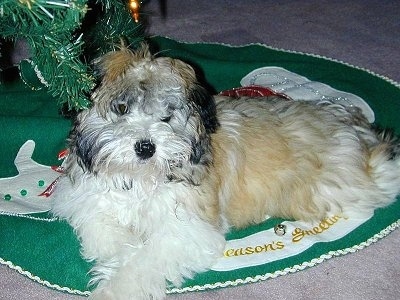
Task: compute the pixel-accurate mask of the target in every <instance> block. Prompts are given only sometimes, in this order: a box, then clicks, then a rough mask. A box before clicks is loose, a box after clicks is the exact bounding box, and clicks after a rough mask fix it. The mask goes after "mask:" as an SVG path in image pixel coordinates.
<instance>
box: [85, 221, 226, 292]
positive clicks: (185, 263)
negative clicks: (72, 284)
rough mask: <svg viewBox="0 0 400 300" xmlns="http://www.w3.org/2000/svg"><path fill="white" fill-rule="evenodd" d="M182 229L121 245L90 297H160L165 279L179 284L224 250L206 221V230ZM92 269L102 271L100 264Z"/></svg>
mask: <svg viewBox="0 0 400 300" xmlns="http://www.w3.org/2000/svg"><path fill="white" fill-rule="evenodd" d="M186 225H188V224H186ZM184 229H187V231H181V232H174V231H173V230H174V228H173V227H172V231H169V232H166V231H163V232H158V233H155V234H152V235H151V236H150V237H149V238H148V239H147V240H145V241H144V243H143V244H142V245H141V246H133V245H124V246H123V249H121V251H120V252H119V254H118V258H117V259H118V266H116V268H115V269H114V270H113V274H112V275H111V277H110V278H109V279H107V278H106V276H104V278H105V279H103V280H102V281H100V282H99V284H98V286H97V288H96V289H95V290H94V291H93V293H92V295H91V297H90V299H92V300H93V299H96V300H99V299H102V300H103V299H108V300H110V299H113V300H122V299H123V300H129V299H163V298H164V297H165V292H166V285H167V282H171V283H172V284H174V285H175V286H179V285H180V284H181V283H182V282H183V280H184V278H190V277H192V276H193V275H194V273H197V272H202V271H205V270H207V269H208V268H209V267H211V265H212V264H213V263H214V262H215V260H216V258H217V257H219V256H220V255H221V253H222V251H223V247H224V244H225V240H224V237H223V235H222V234H220V233H218V232H217V231H215V230H214V229H212V230H210V229H211V228H210V227H209V226H208V225H207V228H206V230H207V231H205V228H200V230H196V229H198V228H196V229H194V230H193V228H190V227H186V226H185V227H184ZM95 271H96V272H99V271H100V272H101V266H100V265H98V266H96V267H95Z"/></svg>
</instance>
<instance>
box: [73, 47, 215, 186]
mask: <svg viewBox="0 0 400 300" xmlns="http://www.w3.org/2000/svg"><path fill="white" fill-rule="evenodd" d="M96 63H97V67H98V68H99V72H100V75H101V77H102V81H101V83H100V85H99V87H98V88H97V89H96V90H95V92H94V93H93V96H92V101H93V107H92V108H90V109H88V110H85V111H83V112H81V113H80V115H78V117H77V120H76V123H75V126H74V128H73V130H72V133H71V136H70V148H71V155H72V156H71V157H72V162H71V164H74V162H73V161H75V162H76V163H77V164H78V165H79V166H80V167H81V168H83V169H84V171H85V172H91V173H94V174H96V176H103V177H105V178H108V179H111V181H112V182H113V183H114V185H115V187H117V188H125V189H129V188H131V187H132V185H133V183H134V182H137V181H138V180H140V181H152V182H153V183H159V182H161V181H171V180H185V181H188V182H190V183H198V181H199V180H200V177H201V176H202V175H201V173H202V171H201V170H203V171H204V166H206V165H207V164H209V163H210V160H211V152H210V151H211V149H210V136H209V135H210V133H212V132H214V131H215V130H216V129H217V127H218V121H217V118H216V110H215V103H214V99H213V97H212V96H210V95H209V94H208V93H207V91H206V90H205V89H204V88H202V87H201V86H200V85H199V84H198V82H197V80H196V76H195V72H194V70H193V68H192V67H190V66H189V65H187V64H185V63H184V62H182V61H180V60H177V59H172V58H166V57H160V58H155V57H153V56H152V55H151V54H150V52H149V50H148V47H147V46H146V45H143V46H142V47H141V49H139V50H138V51H135V52H132V51H131V50H129V49H127V48H122V49H120V50H118V51H114V52H110V53H108V54H106V55H105V56H103V57H101V58H100V59H98V60H97V62H96ZM70 161H71V160H70Z"/></svg>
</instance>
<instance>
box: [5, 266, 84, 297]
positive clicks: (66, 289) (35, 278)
mask: <svg viewBox="0 0 400 300" xmlns="http://www.w3.org/2000/svg"><path fill="white" fill-rule="evenodd" d="M0 264H2V265H5V266H7V267H9V268H10V269H13V270H16V271H17V272H18V273H20V274H21V275H23V276H25V277H28V278H29V279H31V280H33V281H35V282H38V283H40V284H42V285H44V286H46V287H48V288H52V289H54V290H57V291H61V292H67V293H69V294H74V295H82V296H89V295H90V292H89V291H84V292H82V291H80V290H75V289H70V288H69V287H62V286H59V285H58V284H53V283H50V282H49V281H47V280H43V279H41V278H40V277H38V276H35V275H33V274H32V273H31V272H29V271H25V270H24V269H22V268H21V267H20V266H16V265H14V264H13V263H12V262H11V261H7V260H4V259H2V258H0Z"/></svg>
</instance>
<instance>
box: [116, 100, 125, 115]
mask: <svg viewBox="0 0 400 300" xmlns="http://www.w3.org/2000/svg"><path fill="white" fill-rule="evenodd" d="M116 109H117V112H118V113H119V114H120V115H124V114H126V113H127V112H128V105H126V104H125V103H118V104H117V107H116Z"/></svg>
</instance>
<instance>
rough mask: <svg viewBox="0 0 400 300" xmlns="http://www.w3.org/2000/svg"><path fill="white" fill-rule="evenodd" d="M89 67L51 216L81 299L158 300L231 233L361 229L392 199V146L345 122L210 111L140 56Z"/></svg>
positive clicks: (256, 109)
mask: <svg viewBox="0 0 400 300" xmlns="http://www.w3.org/2000/svg"><path fill="white" fill-rule="evenodd" d="M97 65H98V67H99V70H100V74H101V75H102V78H103V80H102V82H101V84H100V86H99V87H98V88H97V89H96V91H95V92H94V94H93V97H92V99H93V107H92V108H90V109H87V110H85V111H82V112H81V113H80V114H79V115H78V117H77V120H76V122H75V126H74V128H73V129H72V131H71V135H70V140H69V151H70V154H69V156H68V158H67V159H66V161H65V165H66V176H64V177H63V178H62V179H61V181H60V183H59V184H58V186H57V188H56V191H55V199H54V205H53V208H52V211H53V213H54V214H55V215H57V216H59V217H61V218H64V219H66V220H67V221H68V222H69V223H70V224H71V226H72V227H73V228H74V229H75V231H76V233H77V235H78V236H79V239H80V241H81V244H82V254H83V256H84V257H85V258H86V259H87V260H90V261H95V266H94V268H93V270H92V274H93V275H94V276H93V281H92V283H95V284H97V287H96V288H95V289H94V291H93V293H92V294H91V296H90V298H91V299H123V300H126V299H160V298H163V297H164V296H165V289H166V284H167V283H168V282H170V283H172V284H174V285H176V286H179V285H180V284H181V283H182V282H183V280H184V278H185V277H191V276H193V275H194V274H195V273H196V272H202V271H205V270H207V268H209V267H210V266H211V265H212V264H213V262H214V261H215V259H216V258H217V257H219V256H220V255H221V254H222V252H223V248H224V243H225V240H224V233H226V231H227V230H229V228H231V227H243V226H247V225H249V224H255V223H259V222H261V221H263V220H265V217H266V216H267V215H270V216H276V217H283V218H291V219H301V220H307V221H313V220H315V221H316V220H320V219H322V218H324V217H326V216H327V215H328V214H341V215H345V216H351V217H358V216H363V215H368V214H371V212H373V210H374V209H375V208H377V207H382V206H386V205H388V204H390V203H391V202H392V201H393V200H394V199H395V197H396V195H397V194H398V193H399V192H400V159H399V158H398V155H397V154H396V153H395V151H394V149H396V145H395V144H394V143H393V142H392V141H391V140H390V139H389V138H387V137H386V136H385V135H384V134H378V133H376V132H375V131H374V130H372V129H371V128H370V126H369V124H368V123H367V122H366V121H365V119H364V117H363V116H362V115H361V114H360V113H359V112H358V111H357V110H356V109H354V108H351V109H347V108H345V107H342V106H339V105H336V104H332V103H327V102H325V103H324V102H318V103H315V102H314V103H310V102H303V101H289V100H285V99H281V98H279V97H268V98H256V99H251V98H240V99H232V98H225V97H221V96H215V97H212V96H211V95H209V94H208V93H207V92H206V90H205V89H204V88H202V87H201V86H200V85H199V84H198V82H197V80H196V76H195V73H194V71H193V69H192V68H191V67H190V66H189V65H187V64H185V63H183V62H182V61H180V60H176V59H171V58H165V57H160V58H154V57H152V56H151V55H150V53H149V51H148V49H147V47H146V46H143V47H142V49H140V50H139V51H137V52H131V51H130V50H128V49H126V48H122V49H121V50H118V51H115V52H111V53H109V54H107V55H105V56H104V57H102V58H100V59H99V60H98V61H97ZM397 149H398V147H397Z"/></svg>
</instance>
